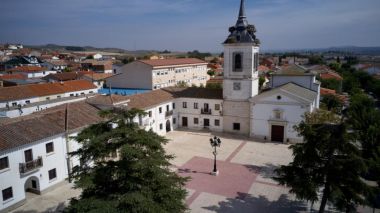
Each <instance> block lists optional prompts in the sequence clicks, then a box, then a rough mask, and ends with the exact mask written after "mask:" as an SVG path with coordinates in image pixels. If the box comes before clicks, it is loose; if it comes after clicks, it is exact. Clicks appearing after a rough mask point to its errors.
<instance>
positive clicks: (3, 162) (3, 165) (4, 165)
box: [0, 157, 9, 170]
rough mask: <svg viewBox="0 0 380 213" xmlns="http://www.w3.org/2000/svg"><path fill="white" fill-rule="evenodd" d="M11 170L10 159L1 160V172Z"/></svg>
mask: <svg viewBox="0 0 380 213" xmlns="http://www.w3.org/2000/svg"><path fill="white" fill-rule="evenodd" d="M6 168H9V160H8V157H3V158H0V170H3V169H6Z"/></svg>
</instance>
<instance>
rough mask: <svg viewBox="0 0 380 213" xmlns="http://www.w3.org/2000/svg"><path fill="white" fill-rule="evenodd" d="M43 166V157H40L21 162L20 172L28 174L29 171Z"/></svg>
mask: <svg viewBox="0 0 380 213" xmlns="http://www.w3.org/2000/svg"><path fill="white" fill-rule="evenodd" d="M42 166H43V163H42V157H41V156H40V157H38V158H37V159H36V160H32V161H29V162H26V163H20V173H21V174H26V173H29V172H33V171H36V170H37V169H39V168H41V167H42Z"/></svg>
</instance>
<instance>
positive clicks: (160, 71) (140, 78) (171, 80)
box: [106, 58, 209, 89]
mask: <svg viewBox="0 0 380 213" xmlns="http://www.w3.org/2000/svg"><path fill="white" fill-rule="evenodd" d="M207 80H209V76H208V75H207V62H205V61H202V60H200V59H195V58H178V59H157V60H139V61H135V62H132V63H130V64H127V65H125V66H123V67H122V73H121V74H118V75H115V76H113V77H110V78H108V79H107V81H106V83H107V86H111V87H113V88H134V89H159V88H164V87H170V86H175V85H177V84H178V83H186V84H187V85H189V86H190V85H196V86H201V85H204V86H206V82H207Z"/></svg>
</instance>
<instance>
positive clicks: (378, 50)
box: [263, 46, 380, 55]
mask: <svg viewBox="0 0 380 213" xmlns="http://www.w3.org/2000/svg"><path fill="white" fill-rule="evenodd" d="M263 52H267V53H284V52H296V53H328V52H341V53H347V54H354V55H380V47H357V46H339V47H328V48H304V49H286V50H264V51H263Z"/></svg>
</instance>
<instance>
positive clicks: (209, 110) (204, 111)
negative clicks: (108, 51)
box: [201, 108, 211, 115]
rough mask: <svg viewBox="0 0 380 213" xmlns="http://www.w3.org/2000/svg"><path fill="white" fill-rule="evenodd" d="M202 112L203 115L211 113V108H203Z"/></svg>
mask: <svg viewBox="0 0 380 213" xmlns="http://www.w3.org/2000/svg"><path fill="white" fill-rule="evenodd" d="M201 114H203V115H211V109H204V108H202V109H201Z"/></svg>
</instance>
